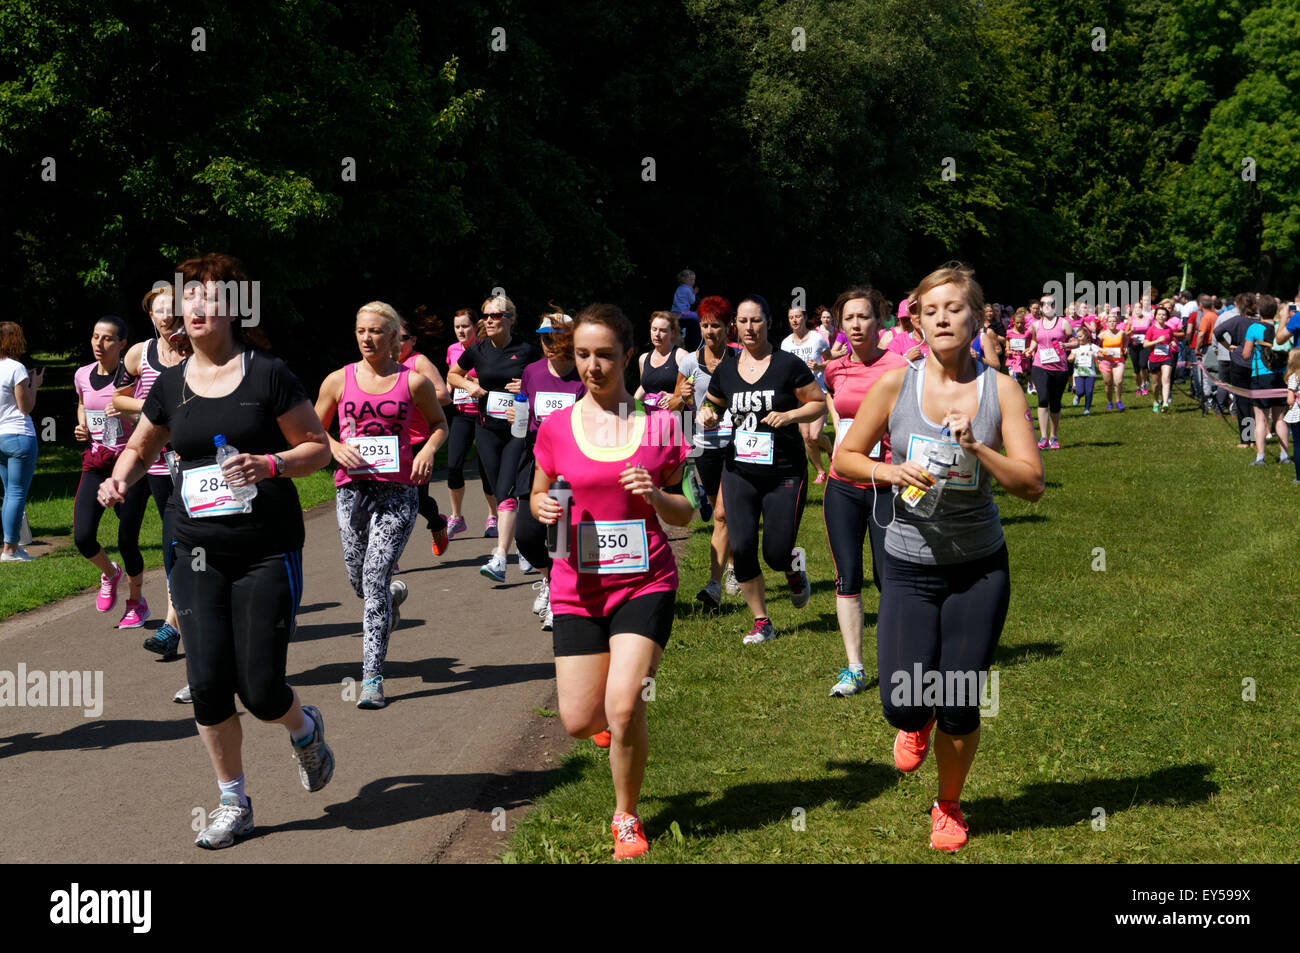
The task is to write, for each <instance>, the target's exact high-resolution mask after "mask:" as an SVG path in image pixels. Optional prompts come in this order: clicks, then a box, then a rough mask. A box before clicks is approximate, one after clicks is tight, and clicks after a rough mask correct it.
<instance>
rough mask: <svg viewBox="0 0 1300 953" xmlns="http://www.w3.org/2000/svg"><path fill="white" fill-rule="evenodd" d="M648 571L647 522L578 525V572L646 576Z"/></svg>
mask: <svg viewBox="0 0 1300 953" xmlns="http://www.w3.org/2000/svg"><path fill="white" fill-rule="evenodd" d="M649 568H650V546H649V543H648V541H647V539H646V531H645V520H602V521H599V522H593V523H579V524H578V572H587V573H596V574H598V575H610V574H612V573H631V572H646V571H647V570H648V569H649Z"/></svg>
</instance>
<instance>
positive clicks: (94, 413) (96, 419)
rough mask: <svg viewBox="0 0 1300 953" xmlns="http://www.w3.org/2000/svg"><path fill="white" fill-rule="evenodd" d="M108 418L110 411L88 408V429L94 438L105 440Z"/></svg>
mask: <svg viewBox="0 0 1300 953" xmlns="http://www.w3.org/2000/svg"><path fill="white" fill-rule="evenodd" d="M107 419H108V413H107V412H106V411H103V410H90V409H89V408H87V410H86V429H87V430H89V431H90V437H91V439H92V440H99V441H101V442H102V441H103V439H104V421H105V420H107Z"/></svg>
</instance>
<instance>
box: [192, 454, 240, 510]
mask: <svg viewBox="0 0 1300 953" xmlns="http://www.w3.org/2000/svg"><path fill="white" fill-rule="evenodd" d="M181 500H182V502H184V504H185V511H186V512H187V513H189V514H190V516H191V517H193V518H194V519H206V518H207V517H209V516H230V515H232V514H234V513H242V512H244V504H243V503H240V502H239V501H238V500H236V499H235V497H234V494H232V493H231V492H230V487H229V486H228V485H227V484H226V478H225V477H224V476H222V474H221V467H219V466H217V465H216V464H215V463H214V464H211V465H210V466H206V467H195V468H194V469H192V470H186V471H185V479H184V481H183V482H182V483H181Z"/></svg>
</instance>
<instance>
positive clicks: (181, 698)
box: [172, 684, 194, 705]
mask: <svg viewBox="0 0 1300 953" xmlns="http://www.w3.org/2000/svg"><path fill="white" fill-rule="evenodd" d="M172 701H174V702H175V703H176V704H178V705H193V704H194V695H193V694H192V693H191V692H190V686H189V685H188V684H186V685H182V686H181V690H180V691H179V692H177V693H176V694H175V695H173V696H172Z"/></svg>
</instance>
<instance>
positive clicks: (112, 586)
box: [95, 563, 122, 612]
mask: <svg viewBox="0 0 1300 953" xmlns="http://www.w3.org/2000/svg"><path fill="white" fill-rule="evenodd" d="M113 570H114V573H113V576H112V578H111V579H110V578H109V577H108V576H106V575H104V574H103V573H102V572H101V573H100V574H99V597H98V598H97V599H96V600H95V608H96V609H98V610H99V611H100V612H111V611H113V606H115V605H117V584H118V583H119V582H120V581H121V579H122V567H121V566H119V565H118V564H117V563H113Z"/></svg>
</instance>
